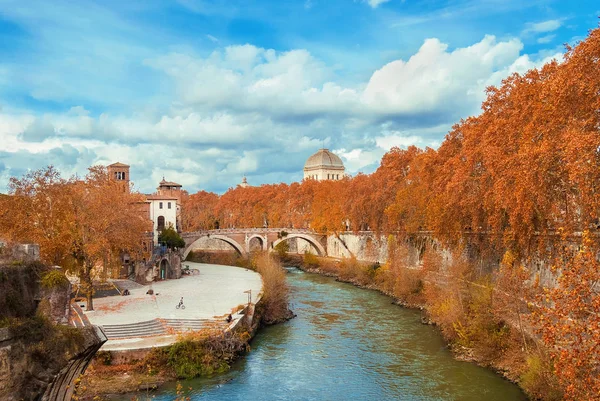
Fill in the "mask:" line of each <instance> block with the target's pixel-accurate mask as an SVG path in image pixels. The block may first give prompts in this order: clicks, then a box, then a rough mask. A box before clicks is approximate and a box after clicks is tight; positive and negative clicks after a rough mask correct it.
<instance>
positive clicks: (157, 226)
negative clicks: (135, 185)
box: [146, 194, 180, 245]
mask: <svg viewBox="0 0 600 401" xmlns="http://www.w3.org/2000/svg"><path fill="white" fill-rule="evenodd" d="M177 202H178V200H177V198H176V197H175V196H169V195H160V194H151V195H146V204H147V205H148V213H149V217H150V220H152V224H153V227H152V231H153V236H154V245H157V244H158V235H159V234H160V232H161V231H162V230H164V229H165V228H167V227H173V228H174V229H175V230H178V229H179V227H180V226H179V225H178V218H179V211H178V209H180V206H178V204H177Z"/></svg>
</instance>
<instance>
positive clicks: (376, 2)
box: [367, 0, 390, 8]
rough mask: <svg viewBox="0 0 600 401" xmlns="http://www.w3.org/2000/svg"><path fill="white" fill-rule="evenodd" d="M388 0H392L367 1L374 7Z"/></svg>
mask: <svg viewBox="0 0 600 401" xmlns="http://www.w3.org/2000/svg"><path fill="white" fill-rule="evenodd" d="M388 1H390V0H367V3H369V5H370V6H371V7H372V8H377V7H379V6H380V5H381V4H383V3H387V2H388Z"/></svg>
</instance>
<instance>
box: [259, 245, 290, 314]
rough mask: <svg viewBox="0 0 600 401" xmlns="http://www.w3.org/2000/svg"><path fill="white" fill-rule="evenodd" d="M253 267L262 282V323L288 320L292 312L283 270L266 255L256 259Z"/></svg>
mask: <svg viewBox="0 0 600 401" xmlns="http://www.w3.org/2000/svg"><path fill="white" fill-rule="evenodd" d="M255 265H256V271H257V272H258V273H259V274H260V275H261V277H262V281H263V295H262V299H261V301H260V305H261V308H262V309H261V315H262V321H263V322H264V323H266V324H275V323H278V322H282V321H285V320H288V319H289V318H291V317H292V312H291V311H290V309H289V288H288V285H287V281H286V272H285V269H283V267H281V265H280V264H279V262H278V261H276V260H275V259H273V258H272V257H271V256H270V255H269V254H266V253H263V254H261V255H260V256H259V257H258V258H257V259H256V261H255Z"/></svg>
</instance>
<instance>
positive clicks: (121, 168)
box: [106, 162, 129, 191]
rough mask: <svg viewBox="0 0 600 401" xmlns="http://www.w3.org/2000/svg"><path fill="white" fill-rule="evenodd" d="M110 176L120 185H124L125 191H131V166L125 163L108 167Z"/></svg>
mask: <svg viewBox="0 0 600 401" xmlns="http://www.w3.org/2000/svg"><path fill="white" fill-rule="evenodd" d="M106 169H107V171H108V176H109V177H110V178H111V179H113V180H115V181H117V182H120V183H123V190H124V191H129V166H128V165H127V164H123V163H119V162H117V163H113V164H109V165H108V166H107V168H106Z"/></svg>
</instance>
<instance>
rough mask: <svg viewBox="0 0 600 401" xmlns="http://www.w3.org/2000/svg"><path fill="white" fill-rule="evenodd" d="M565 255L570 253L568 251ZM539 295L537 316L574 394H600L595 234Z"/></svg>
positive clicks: (599, 273) (568, 392) (599, 267)
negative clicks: (556, 280)
mask: <svg viewBox="0 0 600 401" xmlns="http://www.w3.org/2000/svg"><path fill="white" fill-rule="evenodd" d="M562 256H563V258H564V257H565V255H564V254H563V255H562ZM557 268H560V276H559V278H558V285H557V286H556V287H554V288H547V289H546V290H545V292H544V294H543V297H542V298H540V299H538V303H539V309H538V310H537V311H536V313H535V315H534V318H535V319H536V323H538V325H539V326H538V327H539V329H540V333H541V335H542V337H543V339H544V342H545V343H546V345H547V346H548V347H549V348H550V350H551V351H552V355H553V361H554V366H555V369H556V372H557V376H558V377H559V380H560V381H561V383H562V384H563V385H564V388H565V398H566V399H569V400H599V399H600V262H598V251H597V248H596V245H595V241H594V240H593V239H592V234H591V233H589V232H587V231H586V232H584V234H583V244H582V246H581V248H580V249H579V250H578V251H575V252H574V254H573V255H572V256H571V257H569V258H568V260H567V261H566V263H565V264H564V265H562V266H560V267H559V266H557Z"/></svg>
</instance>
